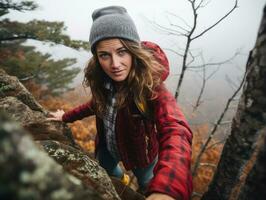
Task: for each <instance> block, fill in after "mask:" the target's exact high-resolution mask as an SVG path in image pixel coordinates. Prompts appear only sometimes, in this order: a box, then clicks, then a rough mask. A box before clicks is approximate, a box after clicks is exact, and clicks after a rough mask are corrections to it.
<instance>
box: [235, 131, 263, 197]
mask: <svg viewBox="0 0 266 200" xmlns="http://www.w3.org/2000/svg"><path fill="white" fill-rule="evenodd" d="M265 197H266V135H265V136H264V145H263V147H262V148H261V150H260V152H259V154H258V157H257V161H256V163H255V165H254V166H253V168H252V169H251V171H250V173H249V175H248V177H247V179H246V183H245V185H244V186H243V188H242V189H241V192H240V195H239V197H238V199H239V200H252V199H256V200H264V199H265Z"/></svg>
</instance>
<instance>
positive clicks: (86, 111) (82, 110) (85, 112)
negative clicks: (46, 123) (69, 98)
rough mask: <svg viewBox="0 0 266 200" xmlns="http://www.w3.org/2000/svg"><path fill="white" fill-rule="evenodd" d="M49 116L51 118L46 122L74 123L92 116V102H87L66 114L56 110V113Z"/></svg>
mask: <svg viewBox="0 0 266 200" xmlns="http://www.w3.org/2000/svg"><path fill="white" fill-rule="evenodd" d="M49 114H50V115H51V117H49V118H48V120H56V121H63V122H74V121H76V120H80V119H83V118H85V117H88V116H90V115H94V112H93V110H92V102H91V101H89V102H87V103H84V104H82V105H80V106H78V107H76V108H74V109H72V110H70V111H68V112H64V111H63V110H57V111H56V112H51V113H49Z"/></svg>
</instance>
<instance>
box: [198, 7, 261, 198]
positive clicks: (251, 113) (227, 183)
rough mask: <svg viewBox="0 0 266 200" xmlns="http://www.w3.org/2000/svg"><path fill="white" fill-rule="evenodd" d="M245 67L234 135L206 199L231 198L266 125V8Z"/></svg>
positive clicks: (205, 196) (233, 126)
mask: <svg viewBox="0 0 266 200" xmlns="http://www.w3.org/2000/svg"><path fill="white" fill-rule="evenodd" d="M246 67H247V69H246V82H245V85H244V88H243V93H242V96H241V98H240V101H239V105H238V110H237V113H236V115H235V117H234V119H233V122H232V128H231V135H230V136H229V137H228V139H227V141H226V143H225V145H224V149H223V152H222V156H221V159H220V162H219V165H218V168H217V172H216V173H215V176H214V178H213V181H212V183H211V184H210V186H209V190H208V191H207V192H206V193H205V194H204V195H203V197H202V199H203V200H213V199H224V200H227V199H229V197H230V194H231V192H232V190H233V188H234V186H235V184H236V183H237V182H238V181H239V176H240V174H241V172H242V169H243V167H244V166H245V164H246V162H247V161H248V160H249V158H250V156H251V155H252V153H253V150H254V143H255V142H256V140H257V136H258V135H259V133H260V131H261V130H262V129H263V128H265V126H266V7H265V8H264V13H263V18H262V22H261V26H260V29H259V33H258V37H257V41H256V44H255V47H254V49H253V51H252V52H251V53H250V56H249V59H248V62H247V66H246Z"/></svg>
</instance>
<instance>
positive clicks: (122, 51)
mask: <svg viewBox="0 0 266 200" xmlns="http://www.w3.org/2000/svg"><path fill="white" fill-rule="evenodd" d="M126 53H127V50H125V49H124V50H121V51H118V54H119V55H120V56H123V55H125V54H126Z"/></svg>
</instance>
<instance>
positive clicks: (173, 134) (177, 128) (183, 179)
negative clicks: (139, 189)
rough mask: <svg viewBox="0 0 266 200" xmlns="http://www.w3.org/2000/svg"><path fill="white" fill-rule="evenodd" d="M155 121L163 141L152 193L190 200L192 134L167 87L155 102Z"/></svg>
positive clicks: (163, 88)
mask: <svg viewBox="0 0 266 200" xmlns="http://www.w3.org/2000/svg"><path fill="white" fill-rule="evenodd" d="M154 108H155V119H156V128H157V131H158V140H159V155H158V162H157V164H156V166H155V168H154V177H153V179H152V180H151V182H150V184H149V188H148V193H149V194H151V193H154V192H159V193H164V194H168V195H170V196H172V197H173V198H175V199H184V200H189V199H190V196H191V193H192V176H191V170H190V166H191V144H192V131H191V130H190V128H189V125H188V123H187V121H186V119H185V117H184V115H183V113H182V112H181V110H180V108H179V107H178V105H177V103H176V100H175V98H174V97H173V95H172V94H171V93H170V92H169V91H168V90H167V89H166V88H165V86H164V85H162V86H160V88H159V89H158V97H157V99H156V100H155V106H154Z"/></svg>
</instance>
